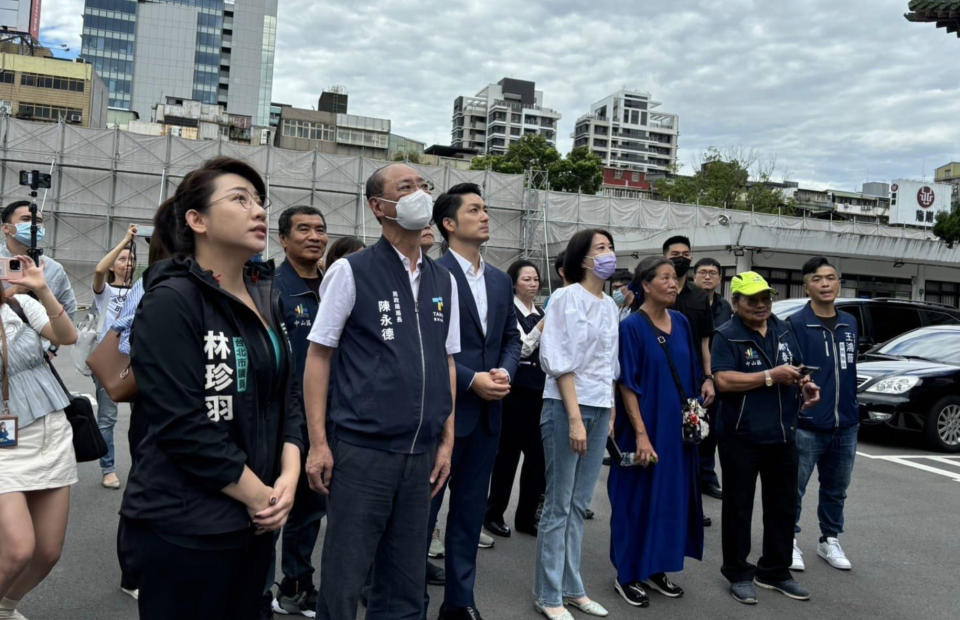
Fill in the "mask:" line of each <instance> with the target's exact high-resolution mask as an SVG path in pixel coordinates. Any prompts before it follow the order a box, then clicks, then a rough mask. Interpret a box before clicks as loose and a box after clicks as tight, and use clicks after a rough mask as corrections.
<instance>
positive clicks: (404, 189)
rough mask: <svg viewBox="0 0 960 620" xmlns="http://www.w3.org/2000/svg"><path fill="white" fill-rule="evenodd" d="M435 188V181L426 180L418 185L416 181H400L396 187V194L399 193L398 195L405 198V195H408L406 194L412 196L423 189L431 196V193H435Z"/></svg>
mask: <svg viewBox="0 0 960 620" xmlns="http://www.w3.org/2000/svg"><path fill="white" fill-rule="evenodd" d="M434 187H435V186H434V184H433V181H426V180H423V179H421V180H420V182H419V183H417V182H416V181H413V180H406V181H400V182H398V183H397V185H396V187H395V188H394V189H395V190H396V192H397V193H398V194H400V195H401V196H403V195H406V194H412V193H413V192H415V191H417V190H418V189H422V190H423V191H425V192H427V193H428V194H429V193H431V192H432V191H433V188H434Z"/></svg>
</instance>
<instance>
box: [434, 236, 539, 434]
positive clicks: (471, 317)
mask: <svg viewBox="0 0 960 620" xmlns="http://www.w3.org/2000/svg"><path fill="white" fill-rule="evenodd" d="M437 262H438V263H440V264H441V265H443V266H444V267H446V268H447V269H448V270H450V273H452V274H453V277H454V278H456V280H457V291H458V294H459V296H460V299H459V301H460V352H459V353H457V354H455V355H454V356H453V359H454V361H455V362H456V364H457V405H456V436H457V437H466V436H467V435H469V434H470V433H472V432H473V430H474V429H475V428H476V426H477V423H478V422H481V421H482V420H483V418H486V424H487V425H488V428H489V430H490V432H491V433H499V432H500V423H501V414H502V411H503V403H502V401H486V400H483V399H482V398H480V397H479V396H478V395H477V394H476V392H473V391H472V390H470V389H469V386H470V384H471V382H472V381H473V378H474V375H475V374H476V373H478V372H490V370H492V369H494V368H503V369H505V370H506V371H507V373H509V374H510V381H511V382H512V381H513V379H514V377H516V375H517V367H518V366H519V364H520V347H521V344H520V330H519V329H517V315H516V313H515V312H514V310H513V282H511V281H510V276H508V275H507V274H505V273H504V272H502V271H500V270H499V269H497V268H496V267H493V266H491V265H490V264H489V263H486V264H485V265H484V274H483V279H484V283H485V284H486V287H487V334H486V336H484V334H483V327H482V326H481V324H480V313H479V312H478V311H477V303H476V302H475V301H474V299H473V293H472V292H471V291H470V285H469V284H468V283H467V277H466V276H465V275H464V273H463V269H462V268H461V267H460V263H458V262H457V258H456V257H455V256H454V255H453V254H451V253H450V252H447V253H446V254H444V255H443V256H442V257H441V258H440V260H438V261H437Z"/></svg>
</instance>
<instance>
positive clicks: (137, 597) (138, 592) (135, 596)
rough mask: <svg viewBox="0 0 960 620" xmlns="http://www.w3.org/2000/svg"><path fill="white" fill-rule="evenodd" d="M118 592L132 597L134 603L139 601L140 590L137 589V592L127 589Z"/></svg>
mask: <svg viewBox="0 0 960 620" xmlns="http://www.w3.org/2000/svg"><path fill="white" fill-rule="evenodd" d="M120 591H121V592H123V593H124V594H127V595H129V596H132V597H133V600H135V601H138V600H140V590H139V589H137V590H128V589H127V588H120Z"/></svg>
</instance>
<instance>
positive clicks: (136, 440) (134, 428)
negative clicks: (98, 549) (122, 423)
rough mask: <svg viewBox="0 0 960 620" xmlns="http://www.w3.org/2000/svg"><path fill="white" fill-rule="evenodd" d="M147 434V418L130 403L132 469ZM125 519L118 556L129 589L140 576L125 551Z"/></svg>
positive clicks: (119, 527)
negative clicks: (138, 412) (139, 413)
mask: <svg viewBox="0 0 960 620" xmlns="http://www.w3.org/2000/svg"><path fill="white" fill-rule="evenodd" d="M146 435H147V420H146V419H145V418H144V417H143V415H138V414H137V406H136V405H135V404H131V405H130V428H129V429H128V430H127V443H128V444H129V446H130V471H133V468H134V466H135V465H136V464H137V446H139V445H140V442H141V441H143V438H144V437H146ZM123 521H124V520H123V519H120V522H119V524H118V525H117V558H118V560H119V561H120V587H121V588H124V589H127V590H136V589H137V588H138V587H139V584H140V576H139V575H137V573H136V571H134V570H133V568H132V567H131V566H130V556H129V552H127V553H124V550H123V548H122V541H123Z"/></svg>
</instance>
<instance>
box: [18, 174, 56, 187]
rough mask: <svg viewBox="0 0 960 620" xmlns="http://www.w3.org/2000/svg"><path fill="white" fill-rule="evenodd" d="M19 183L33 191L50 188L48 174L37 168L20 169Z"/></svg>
mask: <svg viewBox="0 0 960 620" xmlns="http://www.w3.org/2000/svg"><path fill="white" fill-rule="evenodd" d="M20 185H24V186H26V187H29V188H30V189H32V190H33V191H36V190H38V189H50V175H49V174H47V173H45V172H40V171H38V170H21V171H20Z"/></svg>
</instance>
